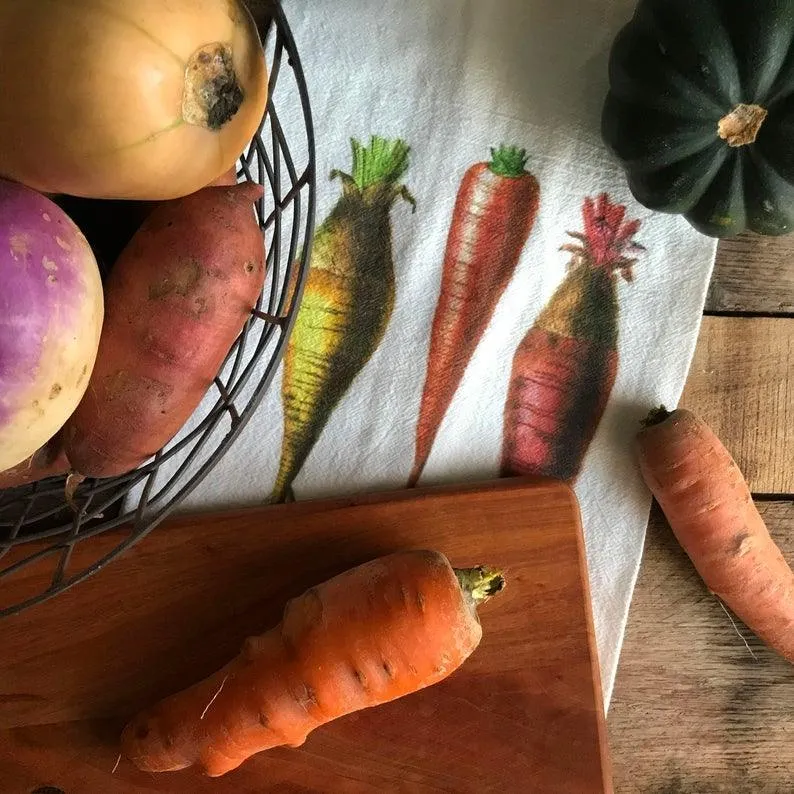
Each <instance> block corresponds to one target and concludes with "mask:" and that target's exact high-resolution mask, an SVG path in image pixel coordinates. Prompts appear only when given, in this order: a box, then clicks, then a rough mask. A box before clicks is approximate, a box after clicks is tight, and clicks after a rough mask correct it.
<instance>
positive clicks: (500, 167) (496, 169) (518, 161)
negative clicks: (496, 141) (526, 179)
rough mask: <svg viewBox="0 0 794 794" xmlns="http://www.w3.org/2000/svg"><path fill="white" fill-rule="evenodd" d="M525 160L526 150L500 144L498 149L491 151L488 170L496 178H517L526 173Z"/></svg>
mask: <svg viewBox="0 0 794 794" xmlns="http://www.w3.org/2000/svg"><path fill="white" fill-rule="evenodd" d="M527 159H528V158H527V150H526V149H519V148H518V146H507V145H505V144H502V145H501V146H500V147H499V148H498V149H491V161H490V162H489V163H488V168H489V169H490V170H491V171H492V172H493V173H494V174H496V175H497V176H507V177H511V178H518V177H520V176H524V174H526V173H527V169H526V165H527Z"/></svg>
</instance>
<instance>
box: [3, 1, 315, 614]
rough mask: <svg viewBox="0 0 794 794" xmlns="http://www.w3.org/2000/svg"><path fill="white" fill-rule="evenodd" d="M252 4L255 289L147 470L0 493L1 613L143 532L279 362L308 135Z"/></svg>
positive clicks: (311, 193) (306, 204)
mask: <svg viewBox="0 0 794 794" xmlns="http://www.w3.org/2000/svg"><path fill="white" fill-rule="evenodd" d="M263 5H264V6H266V8H263ZM252 10H253V11H254V15H255V16H256V17H257V25H258V27H259V29H260V34H261V36H262V40H263V41H264V42H266V50H267V55H268V63H269V65H270V85H269V89H270V90H269V98H268V105H267V110H266V113H265V117H264V118H263V120H262V124H261V125H260V128H259V130H258V132H257V134H256V136H255V137H254V139H253V141H252V143H251V145H250V147H249V148H248V149H247V151H246V152H245V153H244V155H243V156H242V157H241V159H240V161H239V163H238V179H248V180H251V181H254V182H259V183H260V184H263V185H265V196H264V197H263V198H262V199H261V200H260V201H259V202H258V203H257V206H256V213H257V218H258V220H259V225H260V228H261V229H262V235H263V238H264V244H265V247H266V253H267V272H268V276H267V281H266V283H265V287H264V290H263V292H262V294H261V295H260V297H259V301H258V303H257V305H256V308H255V309H254V311H253V312H252V315H251V317H250V318H249V320H248V322H247V323H246V325H245V327H244V328H243V331H242V333H241V334H240V336H239V337H238V339H237V341H236V342H235V344H234V346H233V347H232V349H231V351H230V352H229V355H228V357H227V359H226V362H225V364H224V366H223V367H222V369H221V371H220V373H219V374H218V376H217V377H216V378H215V381H214V387H213V388H212V389H211V390H210V393H208V395H207V396H206V397H205V399H204V401H203V403H202V405H201V407H200V408H199V409H198V411H197V412H196V413H195V414H194V415H193V417H192V418H191V420H190V421H189V422H188V424H187V425H186V426H185V428H183V430H182V432H181V433H179V434H178V435H177V436H176V438H174V439H173V440H172V441H171V442H169V444H167V445H166V446H165V447H164V448H163V449H161V450H160V451H159V452H158V453H157V454H156V455H155V456H154V457H153V458H152V459H151V460H150V461H148V462H147V463H146V464H145V465H143V466H141V467H140V468H139V469H137V470H136V471H133V472H130V473H129V474H126V475H124V476H122V477H116V478H112V479H103V480H90V479H89V480H86V481H85V482H84V483H83V484H82V485H81V486H80V487H79V488H78V490H77V491H76V493H75V496H74V506H73V507H69V506H68V505H67V502H66V499H65V478H64V477H59V478H51V479H49V480H44V481H42V482H39V483H35V484H33V485H29V486H26V487H23V488H17V489H13V490H9V491H0V617H4V616H8V615H11V614H15V613H17V612H21V611H22V610H23V609H26V608H27V607H29V606H32V605H34V604H37V603H39V602H41V601H44V600H46V599H48V598H51V597H52V596H54V595H57V594H58V593H61V592H63V591H64V590H66V589H68V588H70V587H72V586H73V585H75V584H77V583H78V582H80V581H82V580H84V579H86V578H88V577H89V576H91V575H92V574H94V573H96V572H97V571H99V570H100V569H101V568H102V567H104V566H105V565H107V563H109V562H110V561H111V560H113V559H114V558H115V557H118V556H119V555H120V554H123V553H124V552H125V551H126V550H127V549H129V548H130V547H131V546H132V545H133V544H135V543H137V542H138V541H139V540H141V539H142V538H144V537H145V536H146V535H147V534H148V533H149V532H151V531H152V530H153V529H154V528H155V527H156V526H157V525H158V524H159V523H160V522H161V521H162V520H163V519H164V518H166V516H168V515H169V514H170V513H171V512H172V511H173V510H174V509H175V508H176V507H177V506H178V505H179V503H180V502H182V501H183V500H184V499H185V497H187V496H188V495H189V494H190V493H191V492H192V491H193V490H194V489H195V488H196V487H197V486H198V485H199V483H201V481H202V480H203V479H204V478H205V477H206V476H207V475H208V474H209V473H210V471H211V470H212V469H213V467H214V466H215V465H216V464H217V463H218V461H219V460H220V458H221V457H222V456H223V455H224V454H225V453H226V452H227V451H228V450H229V448H230V447H231V445H232V444H233V442H234V441H235V439H236V438H237V436H238V435H239V434H240V432H241V431H242V429H243V428H244V427H245V424H246V422H247V421H248V420H249V419H250V417H251V415H252V414H253V412H254V411H255V410H256V408H257V406H258V405H259V403H260V402H261V400H262V398H263V397H264V395H265V392H266V391H267V389H268V387H269V386H270V383H271V381H272V379H273V376H274V375H275V372H276V369H277V367H278V365H279V363H280V361H281V358H282V356H283V353H284V350H285V347H286V343H287V339H288V337H289V334H290V332H291V330H292V326H293V323H294V320H295V315H296V312H297V309H298V305H299V303H300V298H301V294H302V290H303V282H304V280H305V277H306V273H307V269H308V260H309V256H310V249H311V241H312V235H313V231H314V211H315V151H314V130H313V124H312V118H311V111H310V107H309V98H308V93H307V89H306V83H305V79H304V75H303V71H302V69H301V64H300V58H299V55H298V51H297V48H296V46H295V41H294V39H293V36H292V33H291V31H290V28H289V25H288V23H287V20H286V18H285V16H284V13H283V11H282V9H281V6H280V4H279V3H278V2H268V3H266V4H263V3H262V2H261V0H258V2H257V3H256V5H255V6H254V7H253V9H252ZM277 105H278V107H279V111H278V112H277V110H276V106H277ZM279 113H281V115H282V119H284V118H287V117H288V123H287V124H283V123H282V121H281V120H280V118H279ZM285 130H286V131H287V132H285ZM288 136H289V137H290V138H291V146H292V149H291V148H290V144H288V143H287V137H288ZM301 139H302V140H301ZM298 143H299V144H300V149H299V150H296V146H297V144H298ZM164 470H167V474H165V473H164ZM100 536H101V537H100ZM83 544H86V545H83ZM78 546H80V550H79V553H78V554H75V549H76V548H77V547H78ZM47 581H48V582H49V584H47V585H46V586H43V585H42V582H47Z"/></svg>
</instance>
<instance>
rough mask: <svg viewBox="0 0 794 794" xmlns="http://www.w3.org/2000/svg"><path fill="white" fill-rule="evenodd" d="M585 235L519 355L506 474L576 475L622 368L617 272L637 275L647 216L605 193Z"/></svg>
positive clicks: (508, 414)
mask: <svg viewBox="0 0 794 794" xmlns="http://www.w3.org/2000/svg"><path fill="white" fill-rule="evenodd" d="M582 214H583V217H584V234H579V233H576V232H568V234H569V235H570V236H571V237H573V238H575V239H576V240H577V241H578V243H576V244H566V245H564V246H562V250H564V251H569V252H570V253H571V254H572V255H573V257H572V259H571V263H570V265H569V273H568V275H567V276H566V278H565V280H564V281H563V282H562V284H561V285H560V286H559V287H558V288H557V291H556V292H555V293H554V295H553V296H552V298H551V300H550V301H549V302H548V304H547V305H546V308H545V309H544V310H543V311H542V312H541V314H540V316H539V317H538V319H537V321H536V322H535V324H534V326H533V327H532V328H530V330H529V331H528V333H527V335H526V336H525V337H524V339H523V341H522V342H521V344H520V345H519V346H518V350H517V351H516V354H515V357H514V359H513V370H512V376H511V382H510V388H509V392H508V396H507V402H506V404H505V412H504V442H503V447H502V473H503V474H505V475H509V474H539V475H548V476H552V477H558V478H559V479H563V480H572V479H574V478H575V477H576V476H577V474H578V473H579V469H580V468H581V465H582V461H583V459H584V456H585V454H586V452H587V449H588V447H589V446H590V442H591V441H592V439H593V436H594V435H595V431H596V429H597V427H598V423H599V422H600V420H601V416H602V414H603V413H604V409H605V407H606V404H607V401H608V400H609V395H610V393H611V391H612V386H613V385H614V383H615V375H616V373H617V365H618V353H617V336H618V328H617V320H618V298H617V284H616V276H617V274H620V275H621V276H622V277H623V278H624V279H625V280H626V281H628V282H630V281H632V279H633V273H632V267H633V265H634V263H635V261H636V260H635V259H631V258H629V257H628V256H627V254H635V253H638V252H640V251H643V250H644V248H643V247H642V246H641V245H639V244H638V243H635V242H634V239H633V238H634V235H635V234H636V233H637V231H638V230H639V228H640V221H638V220H633V221H626V222H624V218H625V215H626V208H625V207H623V206H622V205H620V204H612V203H611V202H610V200H609V197H608V196H607V195H606V194H602V195H601V196H599V197H598V199H597V200H595V201H594V200H593V199H590V198H586V199H585V201H584V207H583V210H582Z"/></svg>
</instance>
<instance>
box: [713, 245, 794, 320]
mask: <svg viewBox="0 0 794 794" xmlns="http://www.w3.org/2000/svg"><path fill="white" fill-rule="evenodd" d="M706 311H709V312H753V313H758V314H792V313H794V235H792V236H790V237H759V236H758V235H754V234H747V235H742V236H741V237H737V238H735V239H733V240H723V241H722V242H721V243H720V245H719V248H718V249H717V261H716V263H715V265H714V275H713V276H712V279H711V287H710V289H709V294H708V298H707V299H706Z"/></svg>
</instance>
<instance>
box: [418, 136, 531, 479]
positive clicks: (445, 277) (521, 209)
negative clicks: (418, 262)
mask: <svg viewBox="0 0 794 794" xmlns="http://www.w3.org/2000/svg"><path fill="white" fill-rule="evenodd" d="M526 162H527V155H526V152H525V151H524V150H523V149H518V148H516V147H514V146H501V147H499V148H498V149H492V150H491V160H490V162H488V163H477V164H476V165H473V166H472V167H471V168H469V170H468V171H466V174H465V175H464V177H463V181H462V182H461V185H460V188H459V190H458V196H457V199H456V201H455V208H454V210H453V213H452V222H451V224H450V227H449V235H448V237H447V248H446V253H445V255H444V267H443V270H442V275H441V292H440V294H439V297H438V303H437V304H436V312H435V316H434V318H433V327H432V331H431V334H430V352H429V354H428V361H427V375H426V378H425V385H424V390H423V392H422V402H421V406H420V408H419V423H418V425H417V429H416V451H415V456H414V464H413V469H412V470H411V474H410V476H409V479H408V486H409V487H413V486H414V485H416V483H417V482H418V480H419V478H420V477H421V476H422V471H423V470H424V467H425V464H426V463H427V459H428V457H429V456H430V450H431V448H432V446H433V442H434V441H435V438H436V435H437V433H438V430H439V427H440V426H441V422H442V420H443V419H444V415H445V414H446V412H447V410H448V408H449V406H450V403H451V402H452V398H453V396H454V394H455V391H456V390H457V388H458V386H459V385H460V382H461V380H462V378H463V373H464V372H465V370H466V367H467V366H468V363H469V361H470V360H471V357H472V356H473V355H474V351H475V349H476V347H477V344H478V343H479V341H480V339H481V338H482V335H483V334H484V333H485V329H486V327H487V326H488V323H489V322H490V320H491V317H492V316H493V313H494V310H495V309H496V304H497V303H498V302H499V298H500V297H501V296H502V294H503V293H504V291H505V289H506V287H507V285H508V283H509V281H510V279H511V277H512V276H513V273H514V272H515V269H516V267H517V265H518V260H519V259H520V257H521V251H522V250H523V248H524V245H525V244H526V242H527V239H528V237H529V234H530V232H531V231H532V227H533V226H534V224H535V218H536V216H537V213H538V204H539V201H540V186H539V185H538V181H537V179H535V177H534V176H532V174H530V173H528V172H527V171H526V168H525V166H526Z"/></svg>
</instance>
